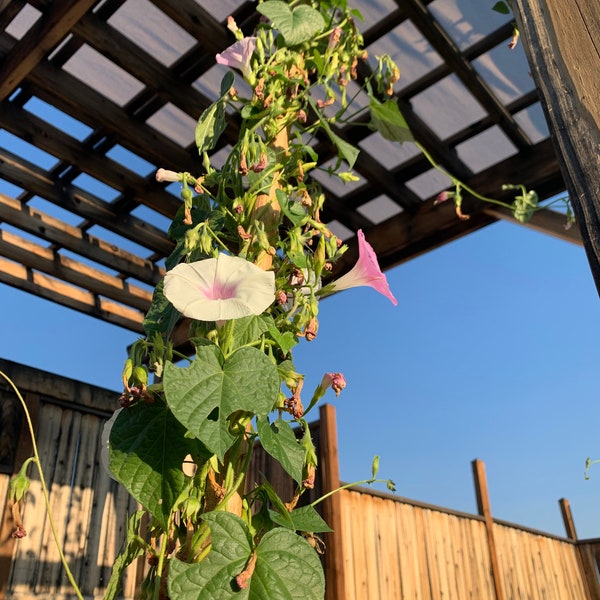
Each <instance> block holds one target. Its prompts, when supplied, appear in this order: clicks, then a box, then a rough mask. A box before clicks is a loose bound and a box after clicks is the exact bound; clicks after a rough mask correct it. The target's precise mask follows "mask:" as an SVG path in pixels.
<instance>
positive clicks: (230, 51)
mask: <svg viewBox="0 0 600 600" xmlns="http://www.w3.org/2000/svg"><path fill="white" fill-rule="evenodd" d="M255 48H256V38H255V37H247V38H244V39H243V40H238V41H237V42H235V43H234V44H231V46H229V48H227V49H225V50H223V52H221V53H220V54H217V55H216V57H215V59H216V61H217V63H219V64H220V65H225V66H227V67H231V68H232V69H239V70H240V71H241V72H242V73H243V74H244V76H245V77H246V76H247V75H248V73H249V71H250V59H251V58H252V54H253V53H254V49H255Z"/></svg>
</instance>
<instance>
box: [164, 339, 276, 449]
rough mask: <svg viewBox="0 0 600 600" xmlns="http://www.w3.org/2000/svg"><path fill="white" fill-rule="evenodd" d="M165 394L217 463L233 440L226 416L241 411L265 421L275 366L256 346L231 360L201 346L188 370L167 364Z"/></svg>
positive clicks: (273, 392)
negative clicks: (212, 454) (214, 455)
mask: <svg viewBox="0 0 600 600" xmlns="http://www.w3.org/2000/svg"><path fill="white" fill-rule="evenodd" d="M163 383H164V390H165V396H166V399H167V403H168V405H169V408H170V409H171V410H172V411H173V414H174V415H175V416H176V417H177V419H178V420H179V421H180V422H181V423H182V424H183V425H184V426H185V427H186V428H187V429H188V430H189V431H190V432H191V433H192V434H193V435H194V436H196V437H197V438H198V439H199V440H201V441H202V443H203V444H204V445H205V446H206V447H207V448H208V449H209V450H210V451H212V452H214V453H215V454H216V455H217V456H218V457H219V459H221V460H222V459H223V457H224V455H225V452H227V450H228V449H229V448H230V447H231V445H232V444H233V442H234V441H235V438H234V436H233V435H232V434H231V433H230V432H229V427H228V422H227V417H228V416H229V415H231V413H233V412H234V411H237V410H243V411H246V412H249V413H252V414H255V415H258V416H259V417H266V416H267V414H269V412H270V411H271V409H272V408H273V405H274V403H275V400H276V398H277V392H278V391H279V375H278V373H277V367H276V366H275V365H274V364H273V363H272V362H271V360H270V359H269V358H268V357H267V356H266V355H265V354H264V353H263V352H261V351H260V350H258V349H257V348H248V347H246V348H240V349H239V350H236V351H235V352H234V353H233V354H232V355H231V356H230V357H229V358H228V359H225V358H224V357H223V354H222V352H221V350H220V349H219V348H218V347H217V346H215V345H214V344H212V345H207V346H198V347H197V349H196V358H195V360H194V362H193V363H192V364H191V365H190V366H189V367H186V368H179V367H176V366H175V365H173V364H172V363H167V364H166V365H165V372H164V381H163Z"/></svg>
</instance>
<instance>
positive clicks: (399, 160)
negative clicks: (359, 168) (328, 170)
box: [359, 133, 421, 170]
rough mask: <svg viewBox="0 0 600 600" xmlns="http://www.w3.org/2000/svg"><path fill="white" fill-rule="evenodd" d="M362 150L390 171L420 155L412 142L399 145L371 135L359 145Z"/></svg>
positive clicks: (375, 134) (376, 134)
mask: <svg viewBox="0 0 600 600" xmlns="http://www.w3.org/2000/svg"><path fill="white" fill-rule="evenodd" d="M359 146H360V148H361V149H362V150H365V151H366V152H368V153H369V154H370V155H371V156H373V158H375V159H377V160H378V161H379V162H380V163H381V164H382V165H383V166H384V167H385V168H386V169H388V170H392V169H394V168H396V167H399V166H400V165H402V164H403V163H405V162H406V161H408V160H410V159H411V158H414V157H415V156H417V155H418V154H420V152H421V151H420V150H419V149H418V148H417V146H416V145H415V144H413V143H412V142H405V143H404V144H399V143H398V142H391V141H389V140H386V139H384V138H382V137H381V136H380V135H379V134H378V133H373V134H371V135H370V136H369V137H367V138H365V139H364V140H362V141H361V142H360V144H359Z"/></svg>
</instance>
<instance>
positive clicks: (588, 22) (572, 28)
mask: <svg viewBox="0 0 600 600" xmlns="http://www.w3.org/2000/svg"><path fill="white" fill-rule="evenodd" d="M513 4H514V6H515V8H516V10H515V14H516V17H517V21H518V25H519V30H520V32H521V34H522V38H523V40H524V45H525V50H526V52H527V55H528V59H529V64H530V66H531V70H532V74H533V77H534V79H535V82H536V86H537V88H538V89H539V91H540V93H541V96H542V100H543V101H542V105H543V106H544V109H545V113H546V118H547V120H548V123H549V125H550V129H551V132H552V138H553V141H554V144H555V146H556V149H557V153H558V155H559V159H560V164H561V169H562V172H563V175H564V178H565V182H566V185H567V190H568V191H569V194H570V196H571V199H572V202H573V208H574V210H575V215H576V218H577V222H578V225H579V228H580V229H581V234H582V237H583V242H584V247H585V250H586V253H587V257H588V261H589V263H590V268H591V271H592V275H593V277H594V280H595V282H596V287H597V289H598V291H599V293H600V152H599V151H598V148H600V79H599V78H598V73H599V72H600V46H599V42H598V40H599V39H600V3H598V1H597V0H552V1H551V2H549V1H548V0H516V1H515V2H514V3H513Z"/></svg>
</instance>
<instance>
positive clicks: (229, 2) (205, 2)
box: [196, 0, 243, 21]
mask: <svg viewBox="0 0 600 600" xmlns="http://www.w3.org/2000/svg"><path fill="white" fill-rule="evenodd" d="M196 4H199V5H200V6H202V7H203V8H205V9H206V11H207V12H208V13H209V14H210V15H212V16H213V17H214V18H215V19H217V20H218V21H225V19H227V17H228V16H229V15H231V14H233V13H234V12H235V11H236V10H237V9H238V8H239V7H240V6H241V5H242V4H243V2H242V1H241V0H196Z"/></svg>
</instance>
